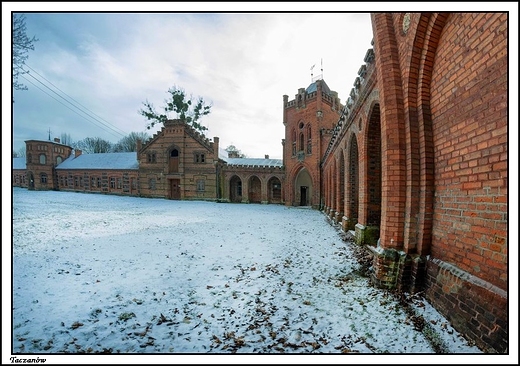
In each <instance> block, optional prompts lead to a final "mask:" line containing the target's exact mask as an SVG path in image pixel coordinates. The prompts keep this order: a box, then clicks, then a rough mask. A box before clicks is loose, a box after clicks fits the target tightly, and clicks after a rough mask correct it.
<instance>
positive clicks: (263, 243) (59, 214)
mask: <svg viewBox="0 0 520 366" xmlns="http://www.w3.org/2000/svg"><path fill="white" fill-rule="evenodd" d="M12 199H13V218H12V219H13V220H12V230H13V232H12V239H13V241H12V314H10V315H12V318H11V319H7V321H12V324H11V329H12V345H10V347H11V350H10V351H11V354H10V355H9V357H13V356H16V357H18V358H19V359H22V358H36V356H35V355H38V357H39V358H40V359H41V358H46V359H47V362H55V363H76V362H77V361H78V357H83V358H84V359H83V360H82V362H83V363H98V362H109V363H117V362H118V361H119V360H121V361H122V362H124V363H151V362H157V363H161V362H165V363H180V362H181V360H182V363H190V362H196V363H203V362H209V363H236V362H239V363H247V362H248V360H249V359H248V358H242V357H241V358H238V356H236V355H233V356H232V357H228V358H221V356H220V355H221V354H224V355H230V354H234V353H236V354H243V355H245V356H246V357H254V359H255V361H254V362H257V363H272V362H273V361H274V362H276V363H286V362H287V361H289V359H288V358H287V357H293V356H294V357H296V360H295V361H294V362H297V363H335V360H337V362H340V363H352V362H362V363H363V362H367V361H369V360H370V362H378V361H374V360H373V359H369V358H367V355H374V354H386V353H390V354H401V355H402V354H408V355H416V356H415V357H413V358H412V359H410V360H407V359H403V357H400V358H399V359H396V358H393V359H392V357H391V356H389V355H385V358H384V359H383V361H382V362H384V363H408V361H409V362H410V363H423V362H425V363H427V362H435V359H432V358H431V357H432V356H429V355H428V354H433V356H434V357H439V356H435V353H436V351H437V352H438V351H442V352H446V353H449V354H452V355H453V354H460V355H461V356H463V357H462V358H459V359H450V361H451V362H455V363H457V362H464V363H468V362H473V363H481V362H482V356H483V354H482V352H481V351H480V350H479V349H478V348H477V347H476V346H474V345H472V344H471V343H469V342H468V341H467V340H466V339H465V338H464V337H463V336H462V335H461V334H459V333H457V332H456V331H455V330H454V329H453V328H452V327H451V326H450V325H449V323H448V322H447V321H446V319H445V318H444V317H443V316H441V315H440V314H439V313H438V312H437V311H436V310H435V309H434V308H433V307H431V306H430V305H429V304H428V303H427V302H426V301H424V300H422V299H420V298H418V299H415V300H414V301H413V302H412V305H411V307H410V308H408V310H407V309H406V308H405V307H404V306H403V305H402V304H400V303H399V301H398V300H397V299H396V298H395V297H394V296H392V295H391V294H390V293H387V292H385V291H383V290H380V289H376V288H373V287H371V286H370V285H369V280H368V278H366V277H363V276H362V275H361V270H360V269H361V266H360V264H359V262H358V261H357V260H356V256H355V255H354V251H355V247H354V246H353V245H352V244H351V243H349V242H346V241H343V240H342V238H341V235H340V233H339V232H338V230H337V229H336V228H334V227H333V226H331V225H330V224H329V223H328V221H327V219H326V217H325V215H323V213H321V212H319V211H317V210H312V209H309V208H298V207H285V206H282V205H259V204H225V203H214V202H188V201H169V200H163V199H146V198H136V197H120V196H110V195H100V194H85V193H69V192H54V191H49V192H35V191H28V190H26V189H22V188H13V196H12ZM418 320H420V321H418ZM420 324H422V326H419V327H418V325H420ZM3 328H4V331H5V329H6V323H5V322H4V327H3ZM419 328H420V329H422V331H419V330H418V329H419ZM4 339H5V338H4ZM3 349H4V352H6V350H5V347H3ZM61 353H67V354H74V356H72V355H71V356H63V355H57V354H61ZM77 354H98V355H97V356H95V355H93V356H78V355H77ZM99 354H111V355H110V357H109V356H100V355H99ZM113 354H124V356H112V355H113ZM128 354H133V356H132V357H129V355H128ZM136 354H137V355H136ZM171 354H176V355H174V356H172V355H171ZM186 354H189V355H188V356H186ZM217 354H218V355H217ZM252 354H273V355H281V354H291V355H293V356H285V358H281V359H280V358H278V359H273V358H270V356H264V355H262V357H260V358H259V357H258V356H251V355H252ZM309 354H322V356H318V357H325V358H324V359H322V358H319V359H318V358H315V357H314V358H313V357H311V358H309V357H308V355H309ZM345 354H350V355H355V354H361V355H363V358H362V359H358V358H350V359H348V361H347V359H345V358H344V357H345ZM417 354H421V355H422V354H424V355H423V356H417ZM182 355H185V356H182ZM298 355H307V358H306V359H305V360H303V359H301V358H298V357H297V356H298ZM325 355H328V357H327V356H325ZM333 355H335V358H332V357H334V356H333ZM181 356H182V357H181ZM207 356H209V358H207ZM6 357H8V356H3V361H6ZM103 357H108V358H103ZM118 357H120V358H118ZM143 357H144V359H143ZM154 357H155V358H154ZM161 357H162V358H161ZM190 357H191V358H190ZM205 357H206V358H205ZM264 357H268V358H264ZM444 357H446V356H444ZM475 357H479V358H477V359H475ZM376 360H377V359H376ZM7 361H8V362H10V361H9V360H7ZM11 361H12V360H11ZM479 361H480V362H479ZM443 362H446V359H443Z"/></svg>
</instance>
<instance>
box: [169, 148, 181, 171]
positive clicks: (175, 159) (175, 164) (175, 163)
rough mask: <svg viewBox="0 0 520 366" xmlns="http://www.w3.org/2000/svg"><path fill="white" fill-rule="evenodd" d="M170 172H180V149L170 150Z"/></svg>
mask: <svg viewBox="0 0 520 366" xmlns="http://www.w3.org/2000/svg"><path fill="white" fill-rule="evenodd" d="M168 172H169V173H178V172H179V150H177V149H175V148H174V149H172V151H170V158H169V161H168Z"/></svg>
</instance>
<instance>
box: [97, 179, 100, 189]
mask: <svg viewBox="0 0 520 366" xmlns="http://www.w3.org/2000/svg"><path fill="white" fill-rule="evenodd" d="M97 187H98V188H101V178H98V179H97Z"/></svg>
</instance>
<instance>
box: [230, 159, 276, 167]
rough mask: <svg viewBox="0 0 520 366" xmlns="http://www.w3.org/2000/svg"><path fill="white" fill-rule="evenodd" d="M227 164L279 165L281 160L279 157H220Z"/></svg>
mask: <svg viewBox="0 0 520 366" xmlns="http://www.w3.org/2000/svg"><path fill="white" fill-rule="evenodd" d="M221 159H222V160H224V161H225V162H226V163H227V164H228V165H245V166H274V167H281V166H282V165H283V162H282V160H281V159H259V158H221Z"/></svg>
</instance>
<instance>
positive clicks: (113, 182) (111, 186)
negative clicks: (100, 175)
mask: <svg viewBox="0 0 520 366" xmlns="http://www.w3.org/2000/svg"><path fill="white" fill-rule="evenodd" d="M110 188H116V178H114V177H111V178H110Z"/></svg>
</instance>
